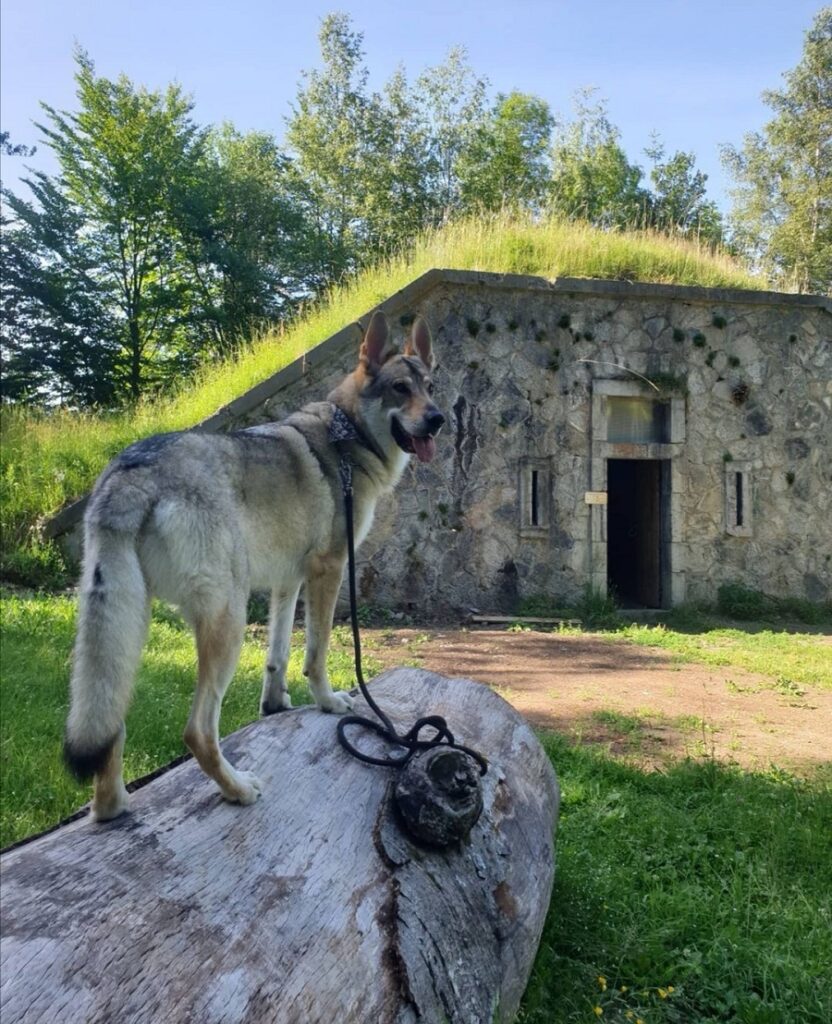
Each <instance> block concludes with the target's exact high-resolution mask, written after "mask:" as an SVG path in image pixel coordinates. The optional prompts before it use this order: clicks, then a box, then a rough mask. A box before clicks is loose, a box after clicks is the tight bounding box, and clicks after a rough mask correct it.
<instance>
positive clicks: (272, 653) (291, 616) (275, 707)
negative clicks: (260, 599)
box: [260, 587, 300, 715]
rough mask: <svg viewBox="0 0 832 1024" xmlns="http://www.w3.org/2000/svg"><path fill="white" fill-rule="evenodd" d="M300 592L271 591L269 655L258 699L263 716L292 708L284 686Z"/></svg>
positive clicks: (297, 589) (298, 589)
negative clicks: (261, 691)
mask: <svg viewBox="0 0 832 1024" xmlns="http://www.w3.org/2000/svg"><path fill="white" fill-rule="evenodd" d="M299 591H300V587H297V588H296V589H295V590H294V592H288V593H287V592H285V591H280V590H273V591H272V596H271V601H270V603H269V653H268V656H267V658H266V671H265V673H264V674H263V694H262V696H261V698H260V710H261V712H262V713H263V714H264V715H272V714H274V713H275V712H276V711H285V710H287V709H288V708H290V707H291V706H292V699H291V697H290V696H289V690H288V687H287V686H286V669H287V668H288V667H289V648H290V646H291V641H292V626H293V625H294V622H295V606H296V605H297V603H298V592H299Z"/></svg>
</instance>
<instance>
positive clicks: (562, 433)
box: [203, 271, 832, 615]
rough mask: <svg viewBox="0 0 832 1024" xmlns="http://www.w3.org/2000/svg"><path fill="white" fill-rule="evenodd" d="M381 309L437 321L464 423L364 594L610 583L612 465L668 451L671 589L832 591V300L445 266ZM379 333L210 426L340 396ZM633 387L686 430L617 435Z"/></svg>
mask: <svg viewBox="0 0 832 1024" xmlns="http://www.w3.org/2000/svg"><path fill="white" fill-rule="evenodd" d="M382 308H384V309H385V310H386V311H387V312H388V315H389V316H390V317H391V321H392V323H393V326H394V332H395V334H396V335H397V336H398V337H400V338H401V337H403V336H404V334H405V332H406V329H407V324H408V323H409V321H410V319H411V318H412V317H413V316H414V315H415V314H416V313H421V314H422V315H424V316H425V317H427V319H428V321H429V322H430V324H431V326H432V328H433V333H434V346H435V352H436V355H437V358H438V367H437V370H436V372H435V374H434V378H435V384H436V398H437V401H438V403H439V405H440V407H442V408H443V411H444V412H445V413H446V416H447V421H448V422H447V426H446V428H445V430H444V432H443V433H442V435H441V436H440V440H439V445H438V454H437V458H436V460H435V461H434V462H433V463H431V464H430V465H420V464H417V463H415V462H414V464H413V465H411V467H410V468H409V470H408V471H407V472H406V474H405V477H404V479H403V481H402V483H401V484H400V486H399V489H398V491H397V493H396V495H395V496H394V497H393V498H391V499H390V500H389V501H387V502H386V503H384V504H383V505H382V507H380V508H379V512H378V515H377V518H376V523H375V526H374V528H373V530H372V532H371V535H370V537H369V538H368V540H367V541H366V542H365V545H364V547H363V549H362V551H361V552H360V590H361V594H362V598H363V600H365V601H368V602H372V603H376V604H379V605H384V606H388V607H395V608H400V609H403V610H407V611H411V612H415V613H418V614H421V615H431V614H445V613H448V612H458V611H465V610H469V609H474V608H475V609H480V610H488V611H494V610H498V609H499V610H506V611H507V610H511V609H512V608H513V607H514V606H515V605H516V602H517V601H518V600H519V599H520V598H522V597H527V596H535V595H544V594H545V595H547V596H550V597H553V598H556V599H562V600H564V601H570V600H573V599H575V598H576V597H577V596H578V595H579V594H580V593H581V591H582V590H583V588H584V587H585V586H586V585H587V584H590V585H593V586H594V587H596V588H597V589H599V590H602V591H603V590H605V589H606V587H607V582H608V580H607V563H608V557H609V556H610V551H609V545H608V525H609V524H608V521H607V517H608V514H609V508H608V505H607V504H605V502H606V500H607V469H608V465H609V462H608V460H610V459H616V460H618V459H637V460H644V461H647V460H655V459H659V460H662V462H663V464H664V465H665V466H667V467H668V468H667V470H666V472H665V471H664V470H663V476H662V479H663V480H664V481H665V483H664V484H663V485H662V486H663V492H662V495H661V498H660V499H657V500H660V502H661V504H662V513H661V515H662V526H661V531H662V537H661V551H662V554H661V561H662V565H661V573H662V580H663V582H662V597H661V600H660V601H658V602H653V603H660V604H663V605H668V604H671V603H673V604H676V603H679V602H680V601H683V600H685V599H712V598H713V597H714V596H715V594H716V590H717V588H718V586H719V585H720V584H721V583H723V582H728V581H739V582H742V583H744V584H745V585H746V586H749V587H753V588H757V589H760V590H764V591H767V592H770V593H775V594H786V593H788V594H794V595H799V596H805V597H809V598H811V599H813V600H822V599H827V598H829V597H830V596H832V539H830V538H832V527H831V526H830V524H831V523H832V306H831V305H830V302H829V300H826V299H822V298H819V297H807V296H793V295H776V294H773V293H763V292H741V291H722V290H707V289H698V288H681V287H675V286H661V285H631V284H626V283H621V282H594V281H577V280H561V281H558V282H555V283H554V284H553V283H550V282H547V281H544V280H542V279H537V278H520V277H509V276H500V275H485V274H476V273H463V272H456V271H432V272H430V273H429V274H428V275H425V277H424V278H421V279H419V281H417V282H414V284H413V285H412V286H410V288H408V289H405V290H404V291H403V292H401V293H398V294H397V295H395V296H393V297H392V298H391V299H390V300H388V302H386V303H384V304H382ZM358 340H359V331H358V328H357V327H356V326H355V325H353V326H352V327H349V328H346V329H345V330H344V331H342V332H340V333H339V335H337V336H335V338H333V339H330V341H329V342H326V343H324V345H323V346H319V347H318V349H316V350H314V351H313V353H310V354H309V356H308V357H307V359H306V360H305V361H304V362H300V361H299V363H298V364H295V365H293V367H289V368H287V370H286V371H282V372H281V373H280V374H277V375H276V376H275V377H274V378H272V380H271V381H268V382H264V384H263V385H260V386H259V387H258V388H257V389H255V390H254V392H253V393H251V394H250V395H248V396H244V398H243V399H241V400H238V401H237V402H234V403H232V404H231V405H230V406H229V407H227V408H226V409H225V410H221V411H220V413H219V414H218V415H217V416H216V417H212V419H211V420H210V421H208V423H207V424H204V425H203V427H204V428H207V429H219V428H224V427H227V426H229V425H243V424H251V423H258V422H264V421H266V420H269V419H275V418H279V417H281V416H282V415H284V414H285V413H286V412H288V411H289V410H291V409H293V408H295V407H296V406H297V405H300V404H302V403H303V402H304V401H308V400H310V399H312V398H318V397H323V396H325V394H326V393H327V391H328V389H329V388H330V387H331V386H333V385H334V383H335V382H336V381H337V380H338V379H339V378H340V377H341V376H342V375H343V374H344V373H345V372H347V371H349V370H350V369H352V367H353V366H354V364H355V358H356V353H357V346H358ZM645 378H646V379H645ZM619 396H631V397H640V398H644V399H649V400H651V401H656V402H659V403H660V404H663V405H664V406H665V407H666V409H667V418H668V426H667V431H668V432H667V436H664V437H662V438H661V439H658V440H654V441H647V442H641V443H633V442H630V441H626V440H625V441H620V440H619V441H616V440H614V439H609V438H608V436H607V422H608V416H609V413H610V405H609V403H610V402H611V401H614V400H615V399H616V398H617V397H619ZM738 473H739V474H741V475H742V480H741V482H738V477H737V474H738ZM738 487H741V488H742V494H741V495H740V496H739V498H738V491H737V488H738ZM738 500H740V501H741V504H742V510H741V515H740V518H741V519H742V522H741V523H739V524H738V523H737V521H736V520H737V507H736V503H737V501H738ZM532 506H533V508H532Z"/></svg>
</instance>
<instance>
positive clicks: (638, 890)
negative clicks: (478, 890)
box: [520, 733, 832, 1024]
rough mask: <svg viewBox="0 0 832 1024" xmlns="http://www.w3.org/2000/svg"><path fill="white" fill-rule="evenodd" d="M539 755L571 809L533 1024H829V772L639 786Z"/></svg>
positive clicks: (665, 779) (549, 737)
mask: <svg viewBox="0 0 832 1024" xmlns="http://www.w3.org/2000/svg"><path fill="white" fill-rule="evenodd" d="M541 739H542V742H543V744H544V746H545V747H546V750H547V752H548V754H549V755H550V757H551V759H552V761H553V763H554V765H555V766H556V769H557V770H558V773H559V778H560V783H561V787H562V806H561V817H560V826H559V834H558V840H557V858H558V862H557V873H556V882H555V888H554V893H553V896H552V904H551V908H550V912H549V916H548V918H547V923H546V927H545V930H544V934H543V939H542V943H541V946H540V950H539V953H538V957H537V960H536V963H535V967H534V970H533V973H532V977H531V980H530V983H529V987H528V990H527V993H526V996H525V998H524V1004H523V1012H522V1015H521V1018H520V1019H521V1020H522V1021H523V1022H525V1024H544V1022H545V1024H566V1022H572V1021H586V1020H594V1019H596V1017H597V1018H600V1019H602V1020H605V1021H616V1022H621V1024H625V1022H626V1021H628V1020H629V1021H634V1020H636V1019H637V1018H641V1019H642V1020H644V1021H648V1022H649V1024H660V1022H666V1024H677V1022H692V1021H696V1022H698V1024H707V1022H717V1021H719V1022H736V1024H739V1022H743V1024H775V1022H776V1024H828V1021H829V1020H832V993H831V992H830V988H829V985H828V982H824V980H823V979H824V977H825V976H826V972H827V970H828V964H829V963H830V962H832V927H830V925H832V909H831V906H830V896H829V894H830V892H832V786H830V783H832V775H830V773H829V772H828V771H827V772H825V773H819V774H818V775H817V776H816V777H815V778H813V779H812V780H810V781H805V780H802V781H801V780H798V779H794V778H792V777H790V776H788V775H786V774H784V773H777V772H774V773H770V774H752V773H746V772H741V771H739V770H736V769H732V768H727V767H722V766H719V765H717V764H715V763H712V762H707V763H704V764H701V763H699V764H695V763H684V764H681V765H678V766H676V767H673V768H670V769H669V770H667V771H666V772H662V773H658V772H642V771H639V770H637V769H635V768H631V767H627V766H625V765H622V764H621V763H618V762H615V761H613V760H612V759H610V758H609V757H607V756H604V755H603V754H601V753H599V752H597V751H592V750H589V749H587V748H576V747H571V746H569V745H568V744H567V743H566V742H565V740H564V739H563V738H561V737H559V736H557V735H555V734H553V733H542V734H541ZM596 1008H597V1009H596ZM599 1011H602V1012H601V1013H599Z"/></svg>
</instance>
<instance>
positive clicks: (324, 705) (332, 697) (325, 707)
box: [318, 690, 355, 715]
mask: <svg viewBox="0 0 832 1024" xmlns="http://www.w3.org/2000/svg"><path fill="white" fill-rule="evenodd" d="M354 703H355V701H354V700H353V698H352V697H351V696H350V695H349V694H348V693H344V691H343V690H339V692H338V693H329V694H327V695H326V696H325V697H324V698H322V699H321V700H319V701H318V707H319V708H320V709H321V711H328V712H330V713H331V714H333V715H345V714H346V713H347V712H348V711H352V707H353V704H354Z"/></svg>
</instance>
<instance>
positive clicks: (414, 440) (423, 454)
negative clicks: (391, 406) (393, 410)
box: [391, 407, 445, 462]
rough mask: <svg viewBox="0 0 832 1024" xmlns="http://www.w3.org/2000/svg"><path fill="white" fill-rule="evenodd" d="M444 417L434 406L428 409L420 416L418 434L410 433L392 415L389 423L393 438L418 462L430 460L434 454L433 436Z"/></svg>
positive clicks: (434, 442) (437, 431) (439, 427)
mask: <svg viewBox="0 0 832 1024" xmlns="http://www.w3.org/2000/svg"><path fill="white" fill-rule="evenodd" d="M444 422H445V417H444V416H443V415H442V413H441V412H440V411H439V410H438V409H437V408H436V407H434V408H432V409H429V410H428V411H427V412H426V413H425V415H424V417H423V418H422V429H421V430H420V431H419V433H418V434H411V433H409V432H408V431H407V430H405V428H404V427H403V426H402V424H401V423H400V421H399V420H398V419H397V418H396V417H395V416H394V417H393V421H392V424H391V427H392V431H393V438H394V440H395V442H396V444H397V445H398V446H399V448H401V450H402V451H404V452H407V453H408V455H415V456H416V458H417V459H418V460H419V462H431V461H432V459H433V457H434V455H436V441H435V440H434V438H435V437H436V435H437V434H438V433H439V431H440V430H441V429H442V424H443V423H444Z"/></svg>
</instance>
